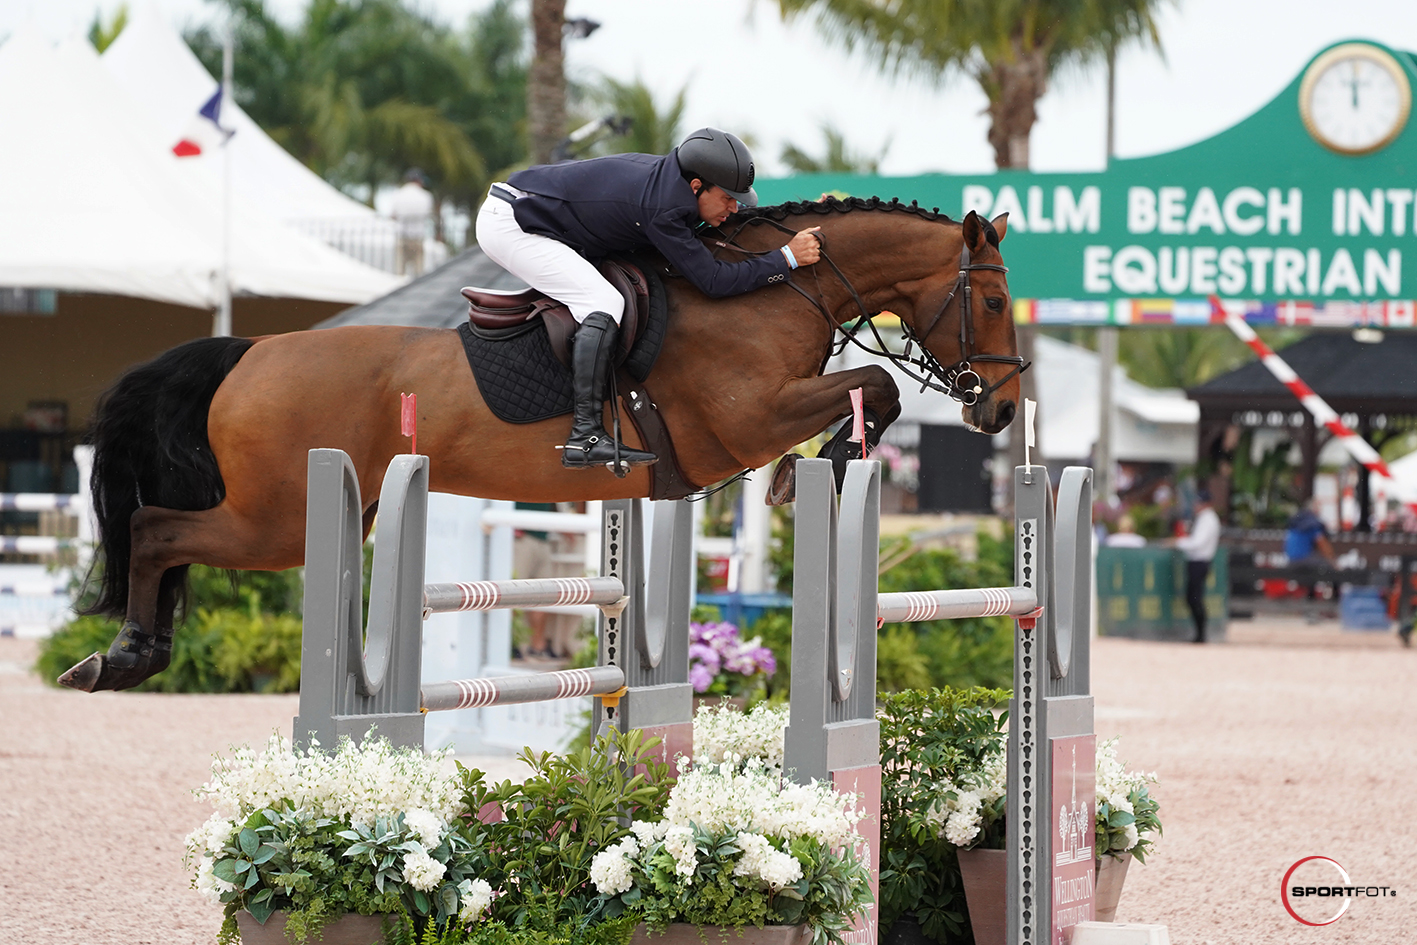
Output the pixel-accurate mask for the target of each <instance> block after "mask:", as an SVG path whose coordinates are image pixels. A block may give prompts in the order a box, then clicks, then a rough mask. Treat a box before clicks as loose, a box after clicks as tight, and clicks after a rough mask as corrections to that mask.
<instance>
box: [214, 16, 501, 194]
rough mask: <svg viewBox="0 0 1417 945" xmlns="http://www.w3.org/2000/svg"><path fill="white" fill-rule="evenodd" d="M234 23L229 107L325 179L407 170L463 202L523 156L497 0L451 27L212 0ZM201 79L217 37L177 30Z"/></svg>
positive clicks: (415, 19) (389, 179)
mask: <svg viewBox="0 0 1417 945" xmlns="http://www.w3.org/2000/svg"><path fill="white" fill-rule="evenodd" d="M221 2H222V3H223V5H224V6H226V7H227V8H228V9H229V10H230V11H231V15H232V19H233V22H234V24H235V29H236V46H237V55H236V60H235V76H234V79H235V85H236V90H235V94H236V99H237V101H239V102H240V103H241V105H242V107H243V108H244V109H245V110H246V111H247V113H248V114H250V115H251V117H252V118H253V119H255V121H256V122H257V124H259V125H260V126H261V127H262V128H263V129H265V131H266V132H267V133H268V134H270V135H271V137H273V138H274V139H275V140H276V141H278V142H279V143H280V144H281V145H282V146H284V147H285V148H286V149H287V150H288V151H290V152H291V153H292V154H294V155H295V156H296V157H297V158H298V159H300V160H301V161H302V162H303V163H305V164H306V165H307V166H308V167H310V168H311V169H313V170H314V171H315V172H316V173H318V174H320V175H322V176H323V177H325V178H326V179H327V180H329V181H330V182H331V183H334V184H336V185H337V186H344V187H359V188H365V189H367V191H368V192H369V193H370V194H372V192H373V190H374V189H375V188H377V187H378V186H380V185H382V184H389V183H394V182H397V181H398V180H399V179H400V178H401V176H402V175H403V173H404V172H405V171H406V170H408V169H409V168H410V167H414V166H417V167H420V168H421V169H422V170H424V171H425V173H427V174H428V175H429V179H430V188H431V189H432V190H433V191H434V194H435V196H437V197H439V198H448V199H451V200H453V201H454V202H455V203H458V204H461V205H464V206H468V207H470V206H471V205H472V204H473V202H475V201H476V200H477V199H479V198H480V197H481V194H482V191H483V190H484V189H485V188H486V185H487V183H488V182H489V180H490V178H491V172H492V171H497V170H501V169H504V168H507V167H509V166H511V165H514V164H516V163H517V162H519V161H521V160H523V158H524V155H525V153H526V147H525V142H524V140H523V135H524V130H525V129H524V122H525V118H524V116H525V95H526V92H525V90H526V66H525V63H524V61H523V60H524V56H523V45H524V34H525V25H524V21H523V20H522V19H521V17H520V16H518V15H517V12H516V10H515V8H514V5H513V4H512V2H511V0H497V2H494V3H493V4H492V5H491V6H489V7H488V8H487V9H486V10H484V11H483V12H481V13H480V14H478V15H476V16H474V17H473V18H472V19H471V20H470V21H469V24H468V28H467V29H466V30H465V31H463V32H458V31H455V30H453V29H451V28H449V27H448V26H446V25H445V24H443V23H440V22H438V21H436V20H435V19H433V18H432V17H430V16H428V15H427V14H425V13H423V12H422V11H421V10H420V9H419V8H418V7H417V6H415V5H414V4H411V3H407V2H405V0H311V2H310V3H309V4H308V5H307V6H306V8H305V10H304V13H303V15H302V17H301V20H300V21H299V23H298V24H296V25H294V26H287V25H286V24H285V23H283V22H281V20H280V19H279V18H278V17H276V16H275V15H274V14H273V13H271V12H270V11H269V10H268V9H267V7H266V4H265V2H264V0H221ZM187 40H188V42H189V44H190V45H191V46H192V48H193V50H194V51H195V52H196V53H197V55H198V57H199V58H201V59H202V61H203V62H204V64H205V65H206V66H207V68H208V69H209V70H211V71H212V72H213V74H214V75H215V74H217V73H218V71H219V67H220V61H221V45H220V42H219V40H218V37H217V35H216V34H215V33H214V32H212V31H211V30H210V29H209V28H205V27H204V28H202V29H200V30H197V31H195V32H192V33H189V34H188V36H187Z"/></svg>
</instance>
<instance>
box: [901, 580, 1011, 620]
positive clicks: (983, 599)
mask: <svg viewBox="0 0 1417 945" xmlns="http://www.w3.org/2000/svg"><path fill="white" fill-rule="evenodd" d="M1037 609H1038V596H1037V594H1036V593H1034V589H1033V588H1031V587H971V588H963V589H959V590H950V591H905V592H902V593H895V594H881V595H879V596H878V597H877V598H876V615H877V621H878V623H914V622H917V621H922V620H959V619H963V618H966V617H1027V616H1028V615H1029V614H1031V613H1033V611H1035V610H1037Z"/></svg>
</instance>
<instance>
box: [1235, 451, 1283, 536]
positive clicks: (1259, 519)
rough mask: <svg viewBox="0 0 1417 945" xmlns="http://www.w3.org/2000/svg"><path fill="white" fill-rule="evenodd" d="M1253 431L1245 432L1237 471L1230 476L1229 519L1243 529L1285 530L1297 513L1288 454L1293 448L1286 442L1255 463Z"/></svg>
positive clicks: (1236, 453)
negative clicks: (1252, 451) (1252, 447)
mask: <svg viewBox="0 0 1417 945" xmlns="http://www.w3.org/2000/svg"><path fill="white" fill-rule="evenodd" d="M1253 438H1254V431H1253V430H1246V431H1245V433H1244V434H1243V435H1242V436H1241V437H1240V442H1239V444H1237V446H1236V447H1235V467H1234V472H1233V473H1232V475H1231V480H1230V481H1231V492H1230V515H1231V520H1232V521H1233V522H1234V524H1236V525H1238V526H1240V527H1241V528H1283V527H1284V524H1285V523H1286V522H1288V521H1289V518H1290V516H1292V515H1293V514H1294V512H1295V511H1296V510H1297V505H1296V504H1295V502H1294V500H1293V499H1292V498H1291V496H1292V495H1294V492H1295V490H1294V476H1295V470H1294V467H1292V466H1290V465H1289V451H1290V449H1291V447H1293V446H1294V444H1293V443H1292V442H1291V441H1289V440H1283V441H1281V442H1279V443H1276V444H1275V445H1274V446H1272V447H1270V448H1269V449H1267V450H1265V451H1264V453H1263V454H1262V455H1261V456H1260V459H1259V462H1255V461H1253V460H1252V459H1251V458H1250V457H1251V449H1250V445H1251V442H1252V440H1253Z"/></svg>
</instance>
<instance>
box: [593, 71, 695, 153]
mask: <svg viewBox="0 0 1417 945" xmlns="http://www.w3.org/2000/svg"><path fill="white" fill-rule="evenodd" d="M687 93H688V86H685V87H684V88H681V89H680V90H679V91H678V93H677V94H675V95H674V97H673V98H672V99H670V101H669V103H668V104H667V105H665V106H664V109H663V110H661V109H660V107H659V104H658V103H657V102H656V101H655V98H654V92H653V91H651V90H650V87H649V86H647V85H645V83H644V80H642V79H639V78H636V79H635V81H633V82H619V81H616V80H615V79H612V78H610V77H608V76H607V77H606V78H605V79H604V80H603V82H602V85H601V87H600V89H598V90H597V92H596V93H595V95H594V98H595V99H596V100H597V101H598V102H599V103H600V104H602V105H604V106H605V107H606V108H607V109H608V110H609V111H610V112H611V113H613V114H614V115H616V116H617V117H621V118H628V119H629V120H630V127H629V130H628V131H627V132H626V133H625V134H623V135H614V136H612V137H610V138H609V139H607V140H606V141H605V142H604V144H603V145H602V150H604V151H606V152H608V153H624V152H627V151H633V152H638V153H640V154H668V153H669V152H670V151H672V150H674V148H676V147H677V146H678V144H679V139H680V138H682V137H683V136H684V132H683V124H684V105H685V97H686V95H687Z"/></svg>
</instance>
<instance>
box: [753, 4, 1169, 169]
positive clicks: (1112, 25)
mask: <svg viewBox="0 0 1417 945" xmlns="http://www.w3.org/2000/svg"><path fill="white" fill-rule="evenodd" d="M1161 2H1162V0H989V2H984V0H778V7H779V8H780V10H781V12H782V15H783V17H784V18H790V17H793V16H797V15H800V14H804V13H811V14H815V17H816V20H817V23H818V25H819V26H820V27H821V28H822V29H823V31H824V32H825V33H826V34H827V35H828V36H830V37H832V38H834V39H836V40H837V41H839V42H841V43H843V44H844V45H845V46H846V47H847V48H848V49H855V48H861V49H864V50H866V51H867V52H869V53H870V54H872V55H875V56H877V57H879V59H880V64H881V66H882V68H883V69H886V70H890V71H906V72H910V73H915V74H918V75H921V76H922V77H924V78H926V79H929V80H931V81H936V82H938V81H940V80H941V79H943V78H944V77H945V76H946V75H947V74H949V73H950V72H953V71H956V70H957V71H960V72H963V73H965V74H966V75H969V76H970V77H971V78H973V79H974V81H975V82H977V83H979V86H980V88H981V89H983V91H984V94H985V95H986V96H987V97H988V99H989V119H990V127H989V144H990V145H991V146H992V147H993V148H994V162H995V164H996V165H997V166H998V167H1000V168H1005V167H1009V168H1020V169H1027V167H1028V160H1029V148H1028V139H1029V133H1030V132H1031V131H1032V129H1033V125H1034V122H1036V121H1037V120H1038V113H1037V110H1036V106H1037V103H1038V100H1039V99H1040V98H1042V97H1043V95H1044V93H1046V92H1047V91H1048V82H1049V79H1050V78H1051V77H1052V75H1053V73H1054V72H1056V71H1057V70H1058V69H1059V68H1060V67H1063V66H1066V65H1070V64H1073V65H1078V64H1088V63H1092V62H1096V61H1097V60H1099V59H1103V58H1105V57H1106V55H1107V53H1108V50H1112V49H1115V48H1116V47H1117V46H1119V45H1121V44H1122V43H1125V42H1126V41H1128V40H1133V39H1135V40H1140V41H1141V42H1143V43H1149V44H1151V45H1153V46H1156V47H1157V48H1160V39H1159V38H1158V36H1157V32H1156V21H1155V12H1156V10H1157V9H1158V8H1159V7H1160V5H1161Z"/></svg>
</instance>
